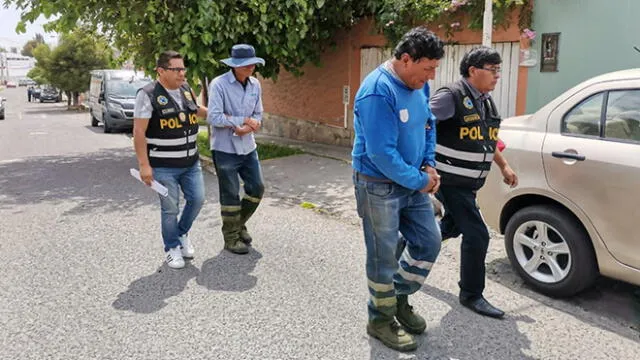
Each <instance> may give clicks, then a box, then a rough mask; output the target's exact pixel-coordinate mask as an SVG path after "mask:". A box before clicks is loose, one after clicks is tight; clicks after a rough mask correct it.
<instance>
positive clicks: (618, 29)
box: [526, 0, 640, 114]
mask: <svg viewBox="0 0 640 360" xmlns="http://www.w3.org/2000/svg"><path fill="white" fill-rule="evenodd" d="M534 4H535V8H534V15H533V25H532V28H533V29H534V30H535V31H536V33H537V36H536V38H535V40H534V44H533V46H532V48H534V49H536V51H537V52H538V64H537V65H536V66H534V67H531V68H529V78H528V85H527V107H526V108H527V113H528V114H529V113H533V112H535V111H536V110H538V109H539V108H540V107H542V106H544V105H545V104H546V103H547V102H549V101H550V100H552V99H553V98H555V97H556V96H558V95H560V94H562V93H563V92H564V91H565V90H568V89H570V88H571V87H573V86H575V85H577V84H579V83H580V82H582V81H584V80H586V79H588V78H590V77H593V76H595V75H600V74H603V73H607V72H611V71H616V70H622V69H628V68H634V67H640V53H639V52H637V51H636V50H634V49H633V46H637V47H638V48H640V0H534ZM554 32H559V33H560V40H559V51H558V72H540V53H541V52H540V46H541V42H542V34H543V33H554Z"/></svg>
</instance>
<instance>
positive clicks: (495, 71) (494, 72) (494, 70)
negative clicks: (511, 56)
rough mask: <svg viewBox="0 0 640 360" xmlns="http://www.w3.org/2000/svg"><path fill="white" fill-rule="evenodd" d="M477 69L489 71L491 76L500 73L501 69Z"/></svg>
mask: <svg viewBox="0 0 640 360" xmlns="http://www.w3.org/2000/svg"><path fill="white" fill-rule="evenodd" d="M478 69H480V70H486V71H490V72H491V73H492V74H493V75H498V74H500V73H501V72H502V69H501V68H478Z"/></svg>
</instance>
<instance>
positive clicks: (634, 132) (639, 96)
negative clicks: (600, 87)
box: [604, 90, 640, 141]
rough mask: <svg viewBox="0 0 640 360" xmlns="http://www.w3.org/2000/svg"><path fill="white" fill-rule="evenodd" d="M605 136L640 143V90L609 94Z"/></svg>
mask: <svg viewBox="0 0 640 360" xmlns="http://www.w3.org/2000/svg"><path fill="white" fill-rule="evenodd" d="M605 119H606V122H605V128H604V136H605V137H606V138H609V139H620V140H632V141H640V90H619V91H611V92H609V98H608V100H607V108H606V116H605Z"/></svg>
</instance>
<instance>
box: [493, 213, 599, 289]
mask: <svg viewBox="0 0 640 360" xmlns="http://www.w3.org/2000/svg"><path fill="white" fill-rule="evenodd" d="M540 227H543V228H544V229H546V231H545V232H546V236H544V235H542V236H540V235H539V233H538V231H539V228H540ZM532 229H533V230H532ZM504 242H505V249H506V250H507V256H508V257H509V261H510V262H511V265H512V266H513V267H514V268H515V270H516V271H517V272H518V274H519V275H520V276H521V277H522V278H523V279H524V281H525V282H526V283H527V284H529V285H531V286H532V287H533V288H535V289H536V290H537V291H539V292H540V293H543V294H545V295H547V296H551V297H556V298H561V297H569V296H572V295H575V294H577V293H579V292H580V291H582V290H584V289H586V288H588V287H590V286H591V285H593V283H594V281H595V280H596V278H597V277H598V264H597V260H596V257H595V253H594V250H593V246H592V244H591V239H590V237H589V235H588V234H587V232H586V231H585V230H584V228H583V227H582V225H581V224H579V223H578V220H577V219H576V218H575V217H574V216H572V215H571V214H570V213H568V212H567V211H566V210H564V209H561V208H559V207H557V206H553V205H535V206H530V207H526V208H523V209H521V210H519V211H517V212H516V213H515V214H514V215H513V216H512V217H511V218H510V219H509V222H508V223H507V227H506V230H505V236H504ZM523 244H526V245H523ZM534 247H535V248H536V249H534ZM527 249H528V250H527ZM547 250H548V251H547ZM536 264H539V265H536ZM525 265H530V266H527V269H525ZM550 265H551V266H550ZM563 266H564V267H563ZM554 270H555V271H554Z"/></svg>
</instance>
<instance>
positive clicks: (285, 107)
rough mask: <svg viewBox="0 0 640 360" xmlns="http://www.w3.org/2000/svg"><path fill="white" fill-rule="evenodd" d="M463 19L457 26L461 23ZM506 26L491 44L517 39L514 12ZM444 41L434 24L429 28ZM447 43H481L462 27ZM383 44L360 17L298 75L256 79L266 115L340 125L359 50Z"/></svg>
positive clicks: (355, 83)
mask: <svg viewBox="0 0 640 360" xmlns="http://www.w3.org/2000/svg"><path fill="white" fill-rule="evenodd" d="M464 23H465V22H464V20H463V21H462V24H463V26H464ZM511 23H512V25H511V26H510V27H509V28H508V29H507V30H503V29H502V28H500V29H498V30H496V31H494V34H493V35H492V37H493V41H494V42H511V41H518V40H520V31H519V29H518V27H517V14H514V19H513V21H512V22H511ZM431 28H433V30H434V31H436V33H437V34H438V35H439V36H441V37H442V38H443V39H444V34H443V33H442V31H437V30H438V29H437V26H433V27H431ZM452 41H455V42H457V43H460V44H471V43H481V42H482V34H481V33H480V32H474V31H471V30H468V29H465V30H463V31H459V32H456V33H455V34H454V38H453V39H452ZM385 43H386V40H385V38H384V37H383V36H382V35H379V34H376V32H375V29H374V26H373V22H372V21H371V20H363V21H361V22H360V23H358V24H357V25H356V26H355V27H354V28H352V29H351V31H343V32H341V33H339V34H338V35H337V36H336V47H335V49H330V50H328V51H327V52H326V53H325V54H324V55H323V56H322V58H321V64H322V66H321V67H315V66H314V65H307V66H305V67H304V68H303V71H304V75H302V76H301V77H295V76H294V75H292V74H291V73H288V72H286V71H284V70H282V71H281V72H280V75H279V77H278V80H277V81H275V82H274V81H272V80H265V79H262V86H263V90H264V91H263V102H264V109H265V112H266V113H269V114H273V115H278V116H283V117H287V118H293V119H302V120H308V121H313V122H319V123H323V124H326V125H330V126H339V127H342V126H343V124H344V105H343V103H342V87H343V86H344V85H349V86H350V90H351V94H350V96H351V99H350V104H349V113H351V112H352V111H353V107H352V106H353V97H354V95H355V93H356V92H357V91H358V87H359V85H360V49H361V48H367V47H380V46H384V45H385ZM518 85H519V88H518V98H517V103H516V111H517V113H518V114H521V113H523V112H524V108H525V103H524V102H525V99H526V93H525V92H526V69H524V68H520V74H519V84H518Z"/></svg>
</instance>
